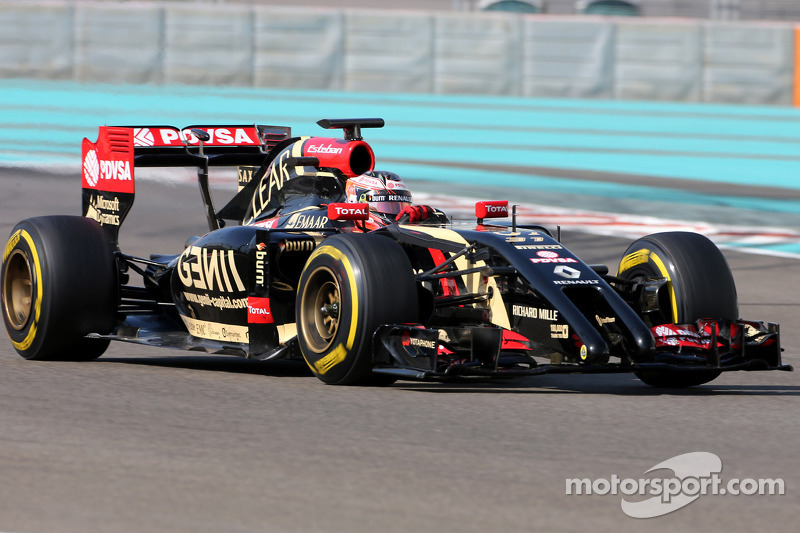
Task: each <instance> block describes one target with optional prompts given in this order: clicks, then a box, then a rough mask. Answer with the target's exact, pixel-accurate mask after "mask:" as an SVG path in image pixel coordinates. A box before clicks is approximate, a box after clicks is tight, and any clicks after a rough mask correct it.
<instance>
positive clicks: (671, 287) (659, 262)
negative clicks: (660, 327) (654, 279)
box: [650, 252, 678, 324]
mask: <svg viewBox="0 0 800 533" xmlns="http://www.w3.org/2000/svg"><path fill="white" fill-rule="evenodd" d="M650 259H652V260H653V264H655V265H656V268H658V271H659V272H661V276H663V277H664V278H666V279H667V287H669V299H670V301H671V302H672V322H673V323H675V324H677V323H678V299H677V298H675V287H674V285H673V284H672V278H671V277H669V271H668V270H667V267H666V266H665V265H664V262H663V261H662V260H661V258H660V257H658V255H656V253H655V252H650Z"/></svg>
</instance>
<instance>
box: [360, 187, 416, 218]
mask: <svg viewBox="0 0 800 533" xmlns="http://www.w3.org/2000/svg"><path fill="white" fill-rule="evenodd" d="M367 201H368V202H369V207H370V209H372V210H373V211H376V212H378V213H384V214H387V215H397V214H398V213H400V211H402V210H403V208H405V207H407V206H409V205H411V193H409V192H408V191H381V192H377V191H375V192H373V193H372V194H370V195H369V199H368V200H367Z"/></svg>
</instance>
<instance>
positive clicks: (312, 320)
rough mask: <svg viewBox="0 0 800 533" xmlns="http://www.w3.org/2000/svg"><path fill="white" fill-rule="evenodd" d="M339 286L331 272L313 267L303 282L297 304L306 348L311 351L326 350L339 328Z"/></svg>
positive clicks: (320, 351) (323, 268)
mask: <svg viewBox="0 0 800 533" xmlns="http://www.w3.org/2000/svg"><path fill="white" fill-rule="evenodd" d="M340 310H341V290H340V288H339V282H338V280H337V279H336V276H334V274H333V272H331V271H330V270H329V269H327V268H325V267H320V268H317V269H316V270H315V271H314V272H312V273H311V275H309V277H308V281H307V282H306V290H305V291H303V298H302V300H301V305H300V317H301V330H302V332H303V338H304V339H305V341H306V344H307V345H308V348H309V349H310V350H311V351H313V352H315V353H322V352H325V351H326V350H328V349H329V348H330V347H331V345H332V344H333V341H334V339H335V338H336V332H337V331H338V330H339V317H340Z"/></svg>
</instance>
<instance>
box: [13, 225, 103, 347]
mask: <svg viewBox="0 0 800 533" xmlns="http://www.w3.org/2000/svg"><path fill="white" fill-rule="evenodd" d="M0 280H1V284H0V290H1V291H2V292H0V295H2V309H3V321H4V322H5V325H6V331H7V332H8V336H9V337H10V338H11V342H12V344H13V345H14V348H15V349H16V350H17V352H18V353H19V354H20V355H21V356H22V357H24V358H26V359H36V360H69V361H79V360H91V359H96V358H97V357H100V355H102V354H103V352H104V351H105V349H106V348H107V347H108V341H107V340H102V339H91V338H86V335H87V334H88V333H107V332H109V331H110V330H111V329H112V328H113V326H114V320H115V316H114V315H115V311H116V306H117V281H116V280H117V276H116V266H115V261H114V255H113V252H112V250H111V246H110V244H109V243H108V241H107V238H106V236H105V234H104V232H103V231H102V229H101V228H100V226H99V225H98V224H97V222H95V221H94V220H90V219H87V218H84V217H77V216H48V217H36V218H29V219H27V220H24V221H22V222H20V223H19V224H17V226H16V227H15V228H14V230H13V231H12V233H11V237H10V238H9V240H8V242H7V244H6V247H5V251H4V252H3V266H2V271H0Z"/></svg>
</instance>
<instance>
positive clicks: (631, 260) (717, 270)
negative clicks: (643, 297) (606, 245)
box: [617, 231, 739, 387]
mask: <svg viewBox="0 0 800 533" xmlns="http://www.w3.org/2000/svg"><path fill="white" fill-rule="evenodd" d="M617 276H618V277H621V278H624V279H637V278H667V279H668V280H669V283H668V285H667V291H668V295H669V297H668V298H666V299H665V301H664V302H663V303H662V307H665V308H666V309H664V311H665V315H666V316H667V318H668V320H670V321H671V322H672V323H675V324H690V323H693V322H695V321H696V320H698V319H700V318H716V319H731V320H734V319H736V318H738V316H739V304H738V301H737V297H736V284H735V283H734V280H733V274H731V269H730V267H729V266H728V262H727V261H726V260H725V257H724V256H723V255H722V252H720V250H719V248H717V246H716V245H715V244H714V243H713V242H711V241H710V240H709V239H708V238H706V237H705V236H703V235H700V234H698V233H689V232H681V231H676V232H667V233H656V234H653V235H648V236H646V237H642V238H641V239H638V240H636V241H635V242H634V243H633V244H631V245H630V246H629V247H628V249H627V250H626V252H625V254H624V256H623V258H622V261H621V262H620V268H619V271H618V272H617ZM719 374H720V372H719V371H718V370H713V369H707V370H697V371H691V372H681V371H675V370H670V371H649V370H648V371H640V372H637V373H636V376H637V377H638V378H639V379H641V380H642V381H643V382H645V383H647V384H648V385H652V386H654V387H691V386H694V385H701V384H703V383H708V382H709V381H712V380H713V379H715V378H717V377H718V376H719Z"/></svg>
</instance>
